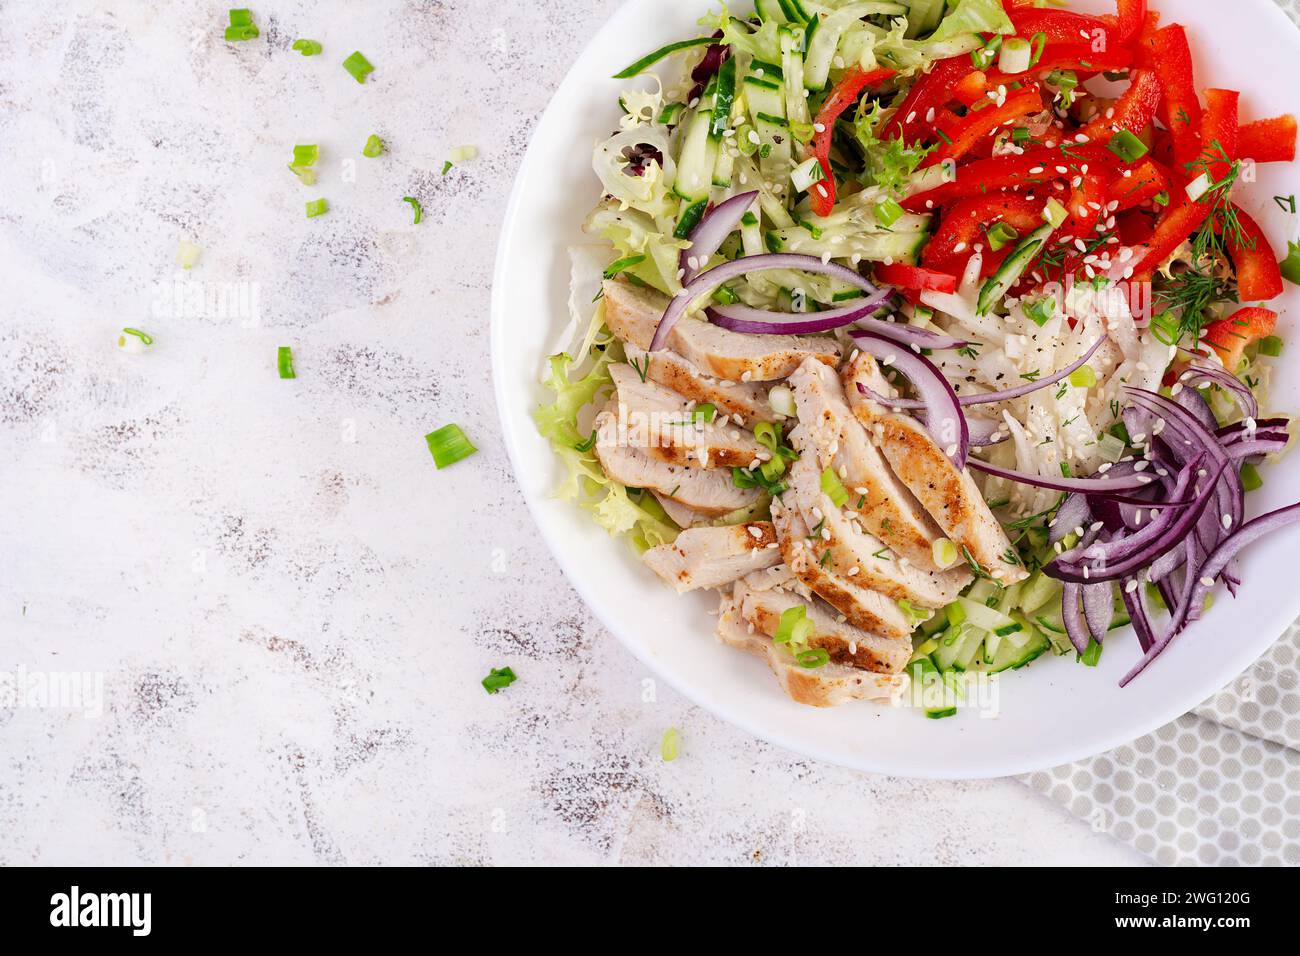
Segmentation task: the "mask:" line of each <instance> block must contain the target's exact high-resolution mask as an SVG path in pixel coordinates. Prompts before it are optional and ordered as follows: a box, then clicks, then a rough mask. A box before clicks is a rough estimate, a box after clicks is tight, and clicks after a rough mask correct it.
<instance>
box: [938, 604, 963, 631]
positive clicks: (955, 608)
mask: <svg viewBox="0 0 1300 956" xmlns="http://www.w3.org/2000/svg"><path fill="white" fill-rule="evenodd" d="M943 612H944V614H945V615H946V616H947V618H948V626H949V627H961V626H962V625H963V624H965V623H966V609H965V608H964V607H962V606H961V603H960V602H958V601H953V602H952V603H951V604H949V605H948V606H947V607H945V608H944V609H943Z"/></svg>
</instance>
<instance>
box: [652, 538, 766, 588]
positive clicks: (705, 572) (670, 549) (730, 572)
mask: <svg viewBox="0 0 1300 956" xmlns="http://www.w3.org/2000/svg"><path fill="white" fill-rule="evenodd" d="M641 560H643V561H645V563H646V564H647V565H649V567H650V570H652V571H654V573H655V574H657V575H659V577H661V578H663V579H664V581H666V582H667V583H668V584H669V585H670V586H671V587H672V588H674V589H675V590H676V591H677V593H678V594H684V593H686V592H687V591H694V590H697V589H699V588H720V587H723V586H724V585H728V584H732V583H734V582H736V581H739V580H740V579H741V578H743V577H744V576H745V575H747V574H750V573H752V572H754V571H762V570H764V569H765V568H770V567H773V566H774V565H777V564H780V563H781V550H780V547H779V546H778V545H777V543H776V530H775V529H774V528H773V527H772V523H771V522H770V521H753V522H750V523H749V524H734V525H726V526H723V527H718V528H692V529H691V530H689V531H683V532H682V533H681V534H679V535H678V536H677V540H676V541H674V542H673V543H672V544H661V545H660V546H659V547H657V548H651V549H650V550H649V551H647V552H646V553H645V554H643V555H642V556H641Z"/></svg>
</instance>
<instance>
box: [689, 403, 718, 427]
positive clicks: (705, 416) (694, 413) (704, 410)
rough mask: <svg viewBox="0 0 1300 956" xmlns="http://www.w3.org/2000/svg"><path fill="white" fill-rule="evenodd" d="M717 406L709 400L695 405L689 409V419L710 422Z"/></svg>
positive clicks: (715, 414) (715, 413)
mask: <svg viewBox="0 0 1300 956" xmlns="http://www.w3.org/2000/svg"><path fill="white" fill-rule="evenodd" d="M717 414H718V407H717V406H716V405H714V404H712V403H710V402H704V403H703V404H700V405H696V406H695V408H693V409H692V410H691V420H692V421H696V422H706V423H707V422H711V421H713V419H714V418H716V417H717Z"/></svg>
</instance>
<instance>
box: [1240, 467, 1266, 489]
mask: <svg viewBox="0 0 1300 956" xmlns="http://www.w3.org/2000/svg"><path fill="white" fill-rule="evenodd" d="M1241 487H1242V488H1244V489H1245V490H1246V491H1255V490H1256V489H1259V488H1263V487H1264V479H1263V478H1261V477H1259V469H1258V468H1256V467H1255V466H1254V465H1252V464H1251V463H1250V462H1246V463H1245V464H1243V465H1242V466H1241Z"/></svg>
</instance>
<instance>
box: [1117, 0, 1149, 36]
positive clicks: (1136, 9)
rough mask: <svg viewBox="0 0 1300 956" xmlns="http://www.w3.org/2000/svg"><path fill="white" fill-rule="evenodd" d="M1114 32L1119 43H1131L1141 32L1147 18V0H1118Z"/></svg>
mask: <svg viewBox="0 0 1300 956" xmlns="http://www.w3.org/2000/svg"><path fill="white" fill-rule="evenodd" d="M1118 6H1119V16H1118V18H1117V23H1118V25H1117V27H1116V33H1117V34H1118V36H1117V39H1118V40H1119V42H1120V43H1132V42H1133V41H1134V40H1136V39H1137V38H1138V34H1140V33H1141V32H1142V28H1143V26H1144V25H1145V24H1146V19H1147V0H1118Z"/></svg>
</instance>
